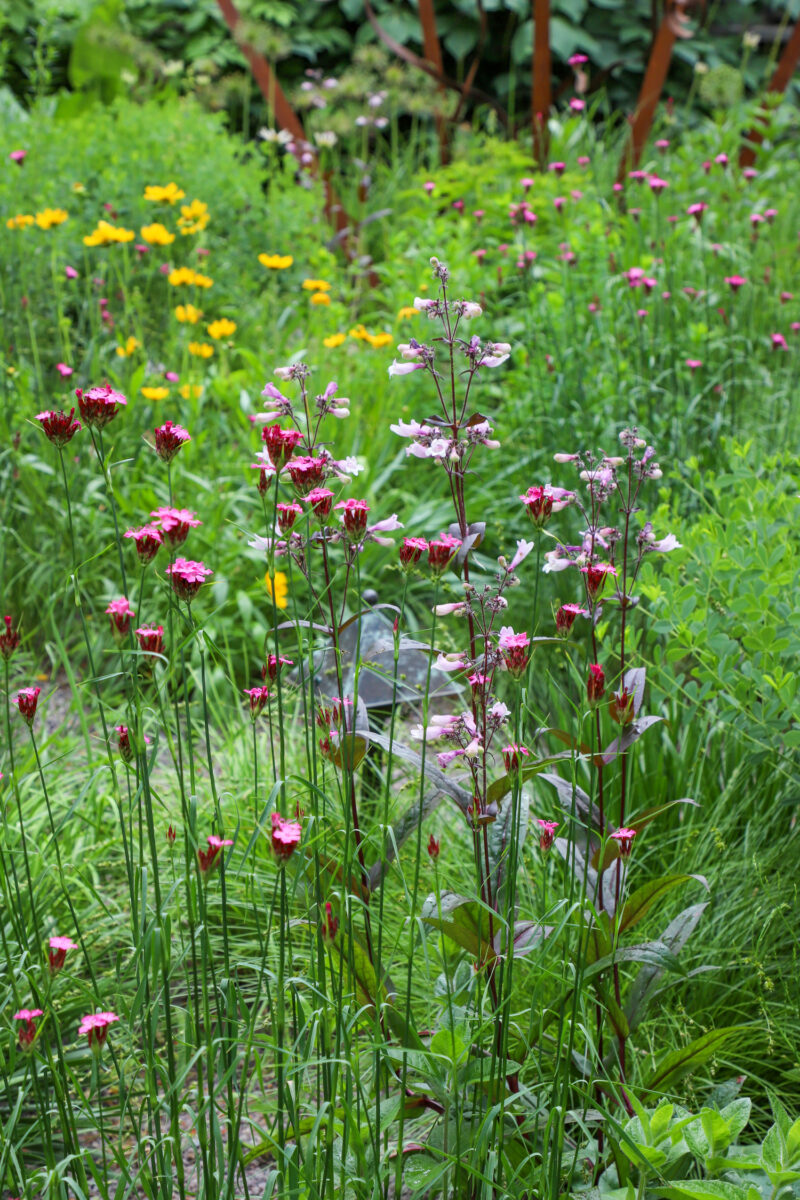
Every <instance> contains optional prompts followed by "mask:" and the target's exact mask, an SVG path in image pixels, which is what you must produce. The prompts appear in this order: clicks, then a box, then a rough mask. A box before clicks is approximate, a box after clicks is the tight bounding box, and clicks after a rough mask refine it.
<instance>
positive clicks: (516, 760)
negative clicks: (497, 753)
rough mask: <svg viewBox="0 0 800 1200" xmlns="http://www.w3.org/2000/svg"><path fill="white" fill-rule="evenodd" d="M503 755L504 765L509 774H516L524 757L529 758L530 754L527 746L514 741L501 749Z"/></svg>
mask: <svg viewBox="0 0 800 1200" xmlns="http://www.w3.org/2000/svg"><path fill="white" fill-rule="evenodd" d="M501 753H502V755H503V765H504V766H505V769H506V774H507V775H513V774H516V772H517V771H518V770H519V769H520V766H521V765H522V759H523V758H527V757H528V755H529V754H530V750H528V749H527V748H526V747H525V746H521V745H519V744H518V743H517V742H512V743H511V744H510V745H508V746H503V749H502V751H501Z"/></svg>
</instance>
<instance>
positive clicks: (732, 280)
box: [725, 275, 747, 292]
mask: <svg viewBox="0 0 800 1200" xmlns="http://www.w3.org/2000/svg"><path fill="white" fill-rule="evenodd" d="M725 282H726V283H727V285H728V287H729V288H730V289H731V291H732V292H738V290H739V288H740V287H744V285H745V284H746V283H747V280H746V279H745V277H744V276H743V275H726V276H725Z"/></svg>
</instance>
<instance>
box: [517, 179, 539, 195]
mask: <svg viewBox="0 0 800 1200" xmlns="http://www.w3.org/2000/svg"><path fill="white" fill-rule="evenodd" d="M535 182H536V180H535V179H531V178H530V176H528V175H526V176H525V178H524V179H520V181H519V186H520V187H521V188H522V190H523V192H529V191H530V190H531V188H532V187H533V185H534V183H535Z"/></svg>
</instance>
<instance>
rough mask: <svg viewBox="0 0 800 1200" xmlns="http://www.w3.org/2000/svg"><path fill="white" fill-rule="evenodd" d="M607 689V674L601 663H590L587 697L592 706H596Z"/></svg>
mask: <svg viewBox="0 0 800 1200" xmlns="http://www.w3.org/2000/svg"><path fill="white" fill-rule="evenodd" d="M605 690H606V674H605V671H604V670H603V668H602V667H601V666H600V664H599V663H590V664H589V678H588V679H587V681H586V699H587V700H588V702H589V707H590V708H595V707H596V706H597V705H598V704H599V703H600V701H601V700H602V699H603V696H604V695H605Z"/></svg>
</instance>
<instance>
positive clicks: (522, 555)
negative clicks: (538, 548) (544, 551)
mask: <svg viewBox="0 0 800 1200" xmlns="http://www.w3.org/2000/svg"><path fill="white" fill-rule="evenodd" d="M532 549H533V542H526V541H522V540H521V541H518V542H517V553H516V554H515V555H514V557H513V558H512V560H511V566H510V567H509V568H508V569H509V571H516V569H517V567H518V566H519V564H520V563H521V562H523V561H524V560H525V559H526V558H527V557H528V555H529V554H530V552H531V550H532Z"/></svg>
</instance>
